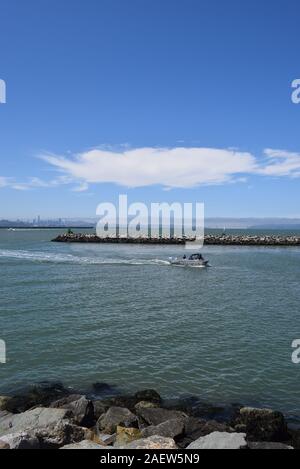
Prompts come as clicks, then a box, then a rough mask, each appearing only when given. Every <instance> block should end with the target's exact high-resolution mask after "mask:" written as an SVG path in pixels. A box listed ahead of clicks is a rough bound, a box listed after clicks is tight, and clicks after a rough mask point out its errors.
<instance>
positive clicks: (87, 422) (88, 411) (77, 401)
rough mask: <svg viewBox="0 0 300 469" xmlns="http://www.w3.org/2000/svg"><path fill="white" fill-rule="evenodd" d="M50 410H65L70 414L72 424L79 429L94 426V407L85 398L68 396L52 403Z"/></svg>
mask: <svg viewBox="0 0 300 469" xmlns="http://www.w3.org/2000/svg"><path fill="white" fill-rule="evenodd" d="M51 408H57V409H66V410H69V411H70V412H71V413H72V418H73V421H74V423H76V424H77V425H79V426H81V427H87V428H90V427H92V426H93V425H94V424H95V414H94V406H93V403H92V401H89V400H87V399H86V398H85V396H81V395H76V394H74V395H70V396H68V397H64V398H63V399H60V400H59V401H56V402H53V403H52V404H51Z"/></svg>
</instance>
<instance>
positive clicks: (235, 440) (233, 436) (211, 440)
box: [187, 432, 247, 450]
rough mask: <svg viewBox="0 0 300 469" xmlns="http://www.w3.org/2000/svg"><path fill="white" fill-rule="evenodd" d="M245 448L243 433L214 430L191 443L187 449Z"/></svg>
mask: <svg viewBox="0 0 300 469" xmlns="http://www.w3.org/2000/svg"><path fill="white" fill-rule="evenodd" d="M244 448H247V442H246V435H245V434H244V433H221V432H214V433H211V434H210V435H207V436H204V437H202V438H199V439H198V440H196V441H194V442H193V443H191V444H190V445H189V446H188V447H187V449H197V450H201V449H244Z"/></svg>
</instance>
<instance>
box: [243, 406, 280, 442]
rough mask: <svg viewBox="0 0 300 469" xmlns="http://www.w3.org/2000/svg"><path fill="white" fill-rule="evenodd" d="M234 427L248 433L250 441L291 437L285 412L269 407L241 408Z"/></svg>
mask: <svg viewBox="0 0 300 469" xmlns="http://www.w3.org/2000/svg"><path fill="white" fill-rule="evenodd" d="M234 427H235V429H236V430H238V431H243V432H244V433H247V438H248V440H250V441H269V442H282V441H288V439H289V435H288V431H287V425H286V422H285V419H284V416H283V414H281V413H280V412H274V411H273V410H269V409H254V408H251V407H244V408H242V409H240V412H239V414H238V416H237V419H236V421H235V422H234Z"/></svg>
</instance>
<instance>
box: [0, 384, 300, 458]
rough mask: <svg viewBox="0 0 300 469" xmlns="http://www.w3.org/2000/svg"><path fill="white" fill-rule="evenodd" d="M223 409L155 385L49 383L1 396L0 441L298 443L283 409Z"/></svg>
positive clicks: (55, 445)
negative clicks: (118, 392)
mask: <svg viewBox="0 0 300 469" xmlns="http://www.w3.org/2000/svg"><path fill="white" fill-rule="evenodd" d="M58 390H59V393H57V391H58ZM47 393H48V396H47ZM62 395H63V397H62ZM57 398H58V400H55V399H57ZM24 409H28V410H25V411H24ZM221 410H222V409H221V408H216V407H213V406H209V405H206V406H204V405H203V403H202V405H195V402H194V404H193V405H192V403H190V405H189V404H187V403H186V402H185V403H184V402H183V401H164V400H163V399H162V398H161V397H160V396H159V394H158V393H157V392H156V391H153V390H146V391H141V392H139V393H136V394H135V395H131V396H113V397H109V398H108V397H106V398H102V399H91V398H90V397H89V396H86V395H81V394H72V392H71V391H70V390H64V389H63V388H62V387H61V386H60V387H58V386H57V385H55V386H54V387H53V386H51V385H48V386H47V387H46V388H45V387H43V388H42V389H39V388H35V389H34V392H32V391H30V392H28V393H27V394H24V395H22V396H17V397H9V396H2V397H1V399H0V449H98V450H102V451H103V450H107V449H110V450H121V449H181V450H185V449H196V450H200V449H294V448H296V449H298V448H299V447H300V431H299V430H294V429H289V428H288V425H287V423H286V421H285V418H284V416H283V415H282V414H281V413H279V412H275V411H273V410H265V409H253V408H247V407H242V406H238V407H237V406H232V409H231V410H232V412H230V414H227V418H223V419H222V418H221V414H222V412H221ZM224 415H225V414H224ZM213 417H214V418H213Z"/></svg>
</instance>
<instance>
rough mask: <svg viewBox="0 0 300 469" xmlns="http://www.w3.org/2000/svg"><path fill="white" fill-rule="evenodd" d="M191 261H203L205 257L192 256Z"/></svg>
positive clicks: (200, 255)
mask: <svg viewBox="0 0 300 469" xmlns="http://www.w3.org/2000/svg"><path fill="white" fill-rule="evenodd" d="M189 260H190V261H202V260H203V256H202V254H192V255H191V256H190V258H189Z"/></svg>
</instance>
